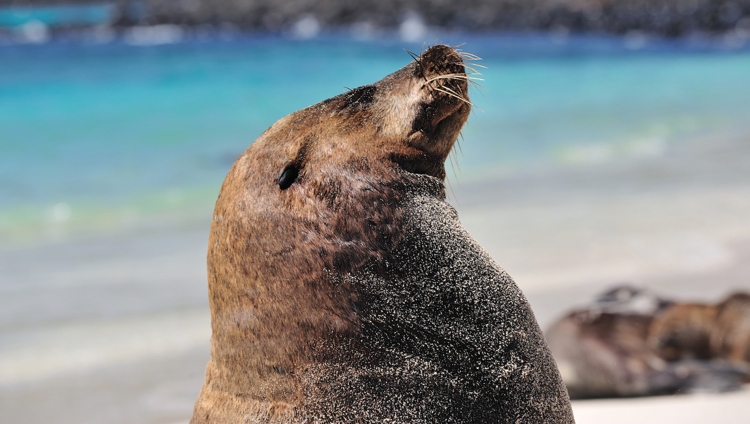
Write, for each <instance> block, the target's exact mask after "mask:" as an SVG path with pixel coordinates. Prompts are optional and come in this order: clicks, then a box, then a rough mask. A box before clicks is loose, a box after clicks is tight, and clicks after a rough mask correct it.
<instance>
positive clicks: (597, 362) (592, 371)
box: [546, 286, 749, 399]
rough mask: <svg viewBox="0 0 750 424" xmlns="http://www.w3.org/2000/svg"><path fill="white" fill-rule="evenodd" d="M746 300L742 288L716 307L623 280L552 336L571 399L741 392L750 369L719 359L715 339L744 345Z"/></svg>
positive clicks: (564, 319)
mask: <svg viewBox="0 0 750 424" xmlns="http://www.w3.org/2000/svg"><path fill="white" fill-rule="evenodd" d="M725 305H726V306H725ZM744 305H745V304H744V303H743V298H742V296H741V295H739V294H735V295H734V296H732V297H730V298H728V299H727V300H726V301H725V302H722V303H720V304H719V306H716V305H705V304H697V303H678V302H673V301H671V300H667V299H664V298H662V297H660V296H657V295H656V294H654V293H652V292H650V291H647V290H644V289H639V288H636V287H632V286H620V287H616V288H614V289H612V290H610V291H608V292H606V293H604V294H602V295H601V296H599V297H598V298H597V300H596V301H595V302H594V304H593V305H590V306H588V307H586V308H582V309H579V310H575V311H573V312H570V313H569V314H567V315H566V316H564V317H562V318H561V319H559V320H558V321H557V322H555V323H554V324H553V325H552V326H551V327H550V328H549V329H548V330H547V333H546V337H547V341H548V342H549V346H550V348H551V349H552V354H553V355H554V357H555V359H556V360H557V363H558V366H559V367H560V371H561V373H562V377H563V381H564V382H565V385H566V386H567V389H568V392H569V394H570V397H571V398H573V399H581V398H599V397H626V396H627V397H629V396H649V395H658V394H667V393H688V392H697V391H700V392H721V391H727V390H735V389H737V388H739V387H740V386H741V385H742V384H743V382H744V381H745V380H746V379H747V378H748V375H749V374H748V369H747V367H745V366H742V365H737V364H733V363H729V362H727V361H717V360H716V359H723V357H722V356H721V355H718V354H715V353H714V352H712V351H711V343H712V339H713V340H729V341H730V344H731V345H732V347H733V346H734V344H739V345H741V346H742V340H743V339H742V337H741V336H739V337H738V335H739V334H741V333H742V325H743V324H737V322H742V320H741V319H738V317H740V316H742V315H743V313H744V311H745V309H744V308H746V306H744ZM719 311H724V312H723V316H725V317H726V319H725V320H724V321H725V322H726V324H725V325H723V326H717V325H716V322H717V319H716V317H717V316H718V315H719V313H720V312H719ZM714 343H716V342H714ZM724 350H725V351H732V352H736V351H739V350H741V348H737V349H732V348H729V349H727V348H724Z"/></svg>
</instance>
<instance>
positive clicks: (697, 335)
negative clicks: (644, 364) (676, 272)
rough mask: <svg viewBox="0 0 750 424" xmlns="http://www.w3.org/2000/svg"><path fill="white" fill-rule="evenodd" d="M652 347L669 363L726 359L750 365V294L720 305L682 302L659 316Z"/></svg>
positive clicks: (737, 295) (740, 294)
mask: <svg viewBox="0 0 750 424" xmlns="http://www.w3.org/2000/svg"><path fill="white" fill-rule="evenodd" d="M649 344H650V345H651V347H652V348H653V349H654V350H656V351H657V353H658V354H659V355H660V356H661V357H663V358H665V359H667V360H669V361H674V360H679V359H690V358H697V359H723V360H727V361H730V362H734V363H748V364H750V294H748V293H743V292H737V293H733V294H731V295H729V296H728V297H727V298H726V299H724V300H722V301H721V302H718V303H716V304H707V303H678V304H674V305H671V306H670V307H669V308H666V309H664V310H663V311H661V312H660V313H659V314H657V315H656V317H655V319H654V322H653V324H652V326H651V329H650V331H649Z"/></svg>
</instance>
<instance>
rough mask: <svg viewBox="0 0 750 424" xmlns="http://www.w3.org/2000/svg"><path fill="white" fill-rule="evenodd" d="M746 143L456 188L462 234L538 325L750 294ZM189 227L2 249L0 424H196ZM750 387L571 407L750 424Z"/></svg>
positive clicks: (715, 142)
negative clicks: (634, 291)
mask: <svg viewBox="0 0 750 424" xmlns="http://www.w3.org/2000/svg"><path fill="white" fill-rule="evenodd" d="M749 134H750V133H743V134H718V135H717V134H712V135H711V136H710V137H708V136H706V137H705V138H696V139H693V140H687V141H685V142H684V143H681V144H680V145H679V146H666V147H665V148H664V149H663V150H662V151H660V152H659V153H658V154H655V155H653V156H652V157H646V158H644V157H639V158H624V159H618V160H610V161H604V162H597V161H590V162H588V163H583V164H582V163H577V164H575V166H573V165H564V164H562V165H559V166H555V167H547V168H544V169H527V170H522V171H518V172H514V173H512V174H509V175H505V176H503V177H500V178H496V179H493V180H489V181H483V182H481V183H462V182H460V180H459V181H458V182H456V181H453V182H452V188H453V192H454V195H453V196H452V197H451V200H450V201H451V203H453V204H454V205H456V207H457V210H458V213H459V216H460V217H461V221H462V222H463V223H464V225H465V226H466V227H467V229H468V230H469V231H470V232H471V233H472V234H474V236H475V237H476V238H477V240H478V241H479V242H480V244H482V245H483V246H484V247H485V248H486V249H487V250H488V251H489V252H490V254H491V255H492V257H493V258H495V260H496V261H497V262H498V263H499V264H500V265H501V266H502V267H504V268H505V269H506V270H507V271H508V272H509V273H510V274H511V275H512V276H513V277H514V279H515V281H516V282H517V284H518V285H519V286H520V287H521V288H522V289H523V290H524V292H525V293H526V295H527V297H528V299H529V301H530V302H531V304H532V307H533V308H534V311H535V313H536V315H537V319H538V320H539V322H540V325H541V326H542V328H546V327H547V326H549V325H550V324H551V322H552V321H553V320H554V319H556V318H557V317H558V316H559V315H560V314H562V313H563V312H565V311H566V310H569V309H570V308H572V307H575V306H577V305H581V304H585V303H586V302H588V301H589V300H590V299H591V298H592V296H594V295H595V294H597V293H598V292H600V291H602V290H604V289H605V288H607V287H609V286H611V285H613V284H615V283H620V282H630V283H633V284H637V285H641V286H645V287H649V288H651V289H653V290H655V291H657V292H659V293H661V294H663V295H664V296H668V297H672V298H677V299H695V300H703V301H715V300H717V299H719V298H720V297H722V296H724V295H726V294H727V293H729V292H730V291H732V290H735V289H744V290H750V223H749V222H748V217H750V168H748V166H747V164H748V163H750V144H748V142H747V141H748V139H750V136H749ZM208 222H209V217H208V216H206V219H205V225H203V226H199V227H197V228H193V229H170V228H164V229H163V230H160V231H152V230H149V231H140V232H139V231H135V232H132V233H128V234H116V235H110V236H107V237H100V238H89V239H81V240H69V241H64V242H57V243H47V244H41V245H26V246H19V245H5V246H2V249H1V250H0V422H4V423H21V422H23V423H48V422H55V423H132V422H139V423H185V422H187V421H188V420H189V417H190V414H191V410H192V404H193V402H194V400H195V398H196V396H197V394H198V391H199V389H200V386H201V384H202V381H203V371H204V367H205V363H206V361H207V359H208V339H209V336H210V323H209V314H208V307H207V298H206V282H205V259H204V258H205V247H206V238H207V234H208ZM748 404H750V390H744V391H740V392H734V393H726V394H718V395H709V394H703V395H683V396H664V397H654V398H640V399H617V400H594V401H577V402H575V403H574V411H575V414H576V416H577V422H578V423H581V424H585V423H626V422H627V423H634V422H638V423H662V422H672V421H679V422H680V423H682V424H686V423H698V422H701V423H703V422H722V423H726V424H730V423H750V416H749V415H748V414H747V413H746V411H747V405H748Z"/></svg>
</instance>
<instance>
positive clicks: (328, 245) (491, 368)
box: [191, 45, 573, 424]
mask: <svg viewBox="0 0 750 424" xmlns="http://www.w3.org/2000/svg"><path fill="white" fill-rule="evenodd" d="M472 59H474V57H473V56H471V55H468V54H464V53H459V52H457V51H456V50H454V49H453V48H451V47H448V46H444V45H436V46H433V47H431V48H429V49H427V50H426V51H424V52H423V53H422V54H420V55H419V56H417V55H414V61H413V62H411V63H410V64H408V65H407V66H405V67H404V68H402V69H400V70H398V71H396V72H395V73H393V74H391V75H388V76H386V77H385V78H383V79H382V80H380V81H378V82H377V83H374V84H372V85H367V86H363V87H359V88H356V89H353V90H351V91H349V92H347V93H344V94H341V95H339V96H336V97H333V98H331V99H328V100H325V101H323V102H321V103H318V104H316V105H313V106H310V107H308V108H306V109H302V110H300V111H297V112H294V113H292V114H291V115H289V116H287V117H285V118H282V119H281V120H279V121H278V122H276V123H275V124H273V125H272V126H271V127H270V128H269V129H268V130H266V131H265V132H264V133H263V134H262V135H261V136H260V137H259V138H258V139H257V140H256V141H255V142H254V143H253V144H252V145H251V146H250V147H249V148H248V149H247V151H245V153H244V154H243V155H242V156H241V157H240V158H239V159H238V160H237V161H236V163H235V164H234V165H233V167H232V168H231V170H230V171H229V173H228V175H227V177H226V179H225V181H224V184H223V186H222V188H221V192H220V193H219V197H218V199H217V202H216V207H215V211H214V215H213V222H212V226H211V234H210V237H209V246H208V288H209V303H210V307H211V326H212V337H211V360H210V361H209V363H208V365H207V368H206V381H205V384H204V386H203V388H202V389H201V393H200V395H199V397H198V400H197V401H196V404H195V407H194V411H193V417H192V420H191V423H194V424H198V423H228V422H251V423H268V422H273V423H281V422H284V423H303V422H307V423H311V422H320V423H324V422H325V423H350V422H362V423H380V422H393V423H434V422H456V423H479V422H482V423H484V422H493V423H516V422H545V423H572V422H573V415H572V411H571V407H570V402H569V399H568V396H567V393H566V391H565V387H564V386H563V384H562V381H561V378H560V376H559V373H558V371H557V368H556V366H555V363H554V360H553V359H552V356H551V354H550V352H549V349H548V347H547V345H546V343H545V341H544V338H543V335H542V333H541V331H540V329H539V326H538V324H537V323H536V320H535V318H534V315H533V313H532V311H531V309H530V307H529V305H528V302H527V301H526V299H525V297H524V296H523V294H522V293H521V292H520V290H519V289H518V287H517V286H516V285H515V283H514V282H513V280H512V279H511V278H510V277H509V276H508V274H506V273H505V272H504V271H503V270H502V269H501V268H500V267H499V266H498V265H497V264H495V262H494V261H493V260H492V259H491V258H490V257H489V256H488V255H487V253H486V252H485V251H484V250H483V249H482V248H481V247H480V246H479V245H478V244H477V243H476V242H475V241H474V240H473V239H472V238H471V236H470V235H469V234H468V233H467V232H466V231H465V230H464V229H463V227H461V225H460V223H459V222H458V217H457V215H456V212H455V210H454V209H453V208H452V207H451V206H450V205H448V204H447V203H446V202H445V186H444V179H445V168H444V166H445V165H444V164H445V160H446V158H447V156H448V154H449V153H450V152H451V149H452V148H453V145H454V143H455V141H456V139H457V137H458V135H459V132H460V130H461V128H462V126H463V125H464V123H465V122H466V120H467V118H468V115H469V112H470V110H471V105H470V103H469V100H468V93H467V92H468V80H469V76H467V73H466V69H467V61H470V60H472Z"/></svg>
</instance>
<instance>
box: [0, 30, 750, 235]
mask: <svg viewBox="0 0 750 424" xmlns="http://www.w3.org/2000/svg"><path fill="white" fill-rule="evenodd" d="M430 41H431V42H433V41H438V42H446V43H449V44H454V45H457V44H461V43H463V46H462V49H463V50H465V51H468V52H471V53H474V54H477V55H478V56H480V57H482V58H483V59H484V60H483V61H482V62H480V63H481V64H482V65H484V66H486V68H485V69H480V71H481V72H482V74H483V75H481V76H479V77H480V78H483V79H484V81H479V82H480V83H481V84H482V85H483V86H484V88H485V90H484V91H481V90H474V92H473V93H472V100H473V101H474V103H475V104H476V105H477V107H478V109H481V110H476V112H475V113H474V114H473V115H472V116H471V118H470V120H469V123H468V125H467V127H466V128H465V130H464V132H463V136H464V139H463V141H461V150H462V154H460V155H458V162H459V165H460V171H458V177H457V178H458V179H459V181H461V182H464V181H466V182H470V181H473V180H478V179H482V178H491V177H492V176H493V175H497V174H499V173H505V172H513V171H514V170H515V169H518V168H519V167H522V166H529V165H533V166H542V167H543V166H547V165H551V164H555V165H556V164H560V163H563V164H573V165H575V164H578V163H587V162H592V161H593V162H601V161H607V160H611V159H612V158H618V157H623V156H626V157H634V158H638V157H641V156H644V157H653V156H654V155H657V156H658V155H660V154H662V152H663V151H664V148H665V146H667V145H669V144H670V143H679V142H681V140H685V139H688V138H690V137H693V136H700V135H706V134H709V135H710V134H713V133H721V132H727V131H729V132H745V133H750V131H748V126H750V50H747V49H744V50H742V49H741V50H729V49H726V48H724V47H722V46H721V45H720V43H719V44H711V43H700V42H688V41H664V40H661V41H660V40H651V41H648V42H643V40H640V41H638V43H635V44H634V43H633V40H628V39H624V38H614V37H612V38H609V37H593V38H592V37H567V38H562V39H561V38H559V37H552V36H549V35H482V36H479V35H450V36H435V37H434V40H433V39H430ZM421 47H422V45H421V44H418V45H414V44H409V43H406V42H403V41H401V40H399V39H398V38H384V39H381V40H357V39H354V38H351V37H347V36H325V37H320V38H317V39H314V40H305V41H302V40H294V39H288V38H284V37H280V36H279V37H271V36H249V35H248V36H236V37H235V38H234V39H232V40H219V39H218V38H216V39H214V38H209V39H207V40H198V39H190V38H188V39H186V40H184V41H182V42H180V43H176V44H169V45H159V46H132V45H127V44H125V43H122V42H118V41H114V42H110V43H106V44H94V43H88V42H85V41H80V40H79V41H61V40H54V39H53V40H52V41H51V42H49V43H47V44H44V45H21V44H6V45H0V240H4V241H14V240H26V239H30V238H31V239H35V238H38V237H49V236H54V237H59V236H65V235H71V234H78V233H81V232H97V231H109V230H113V229H121V228H127V227H129V226H138V225H140V224H143V223H144V222H152V221H153V222H163V223H165V225H171V224H178V225H182V224H184V225H190V223H194V222H197V221H198V220H201V219H204V218H205V217H207V216H208V214H209V213H210V210H211V208H212V204H213V201H214V199H215V197H216V194H217V192H218V188H219V186H220V184H221V181H222V179H223V177H224V175H225V174H226V172H227V170H228V169H229V166H230V165H231V163H232V162H233V161H234V159H235V158H236V157H237V156H238V155H239V154H240V153H241V152H242V151H243V150H244V149H245V148H246V147H247V146H248V145H249V144H250V143H251V142H252V141H253V140H254V139H255V138H256V137H257V136H258V135H259V134H260V133H261V132H262V131H263V130H265V129H266V128H267V127H268V126H270V125H271V124H272V123H273V122H274V121H276V120H277V119H279V118H281V117H282V116H284V115H286V114H288V113H290V112H293V111H295V110H297V109H300V108H302V107H305V106H308V105H310V104H313V103H316V102H318V101H320V100H323V99H325V98H328V97H331V96H334V95H337V94H339V93H341V92H343V91H344V90H346V88H347V87H350V88H351V87H356V86H359V85H363V84H368V83H371V82H373V81H376V80H378V79H380V78H382V77H383V76H384V75H386V74H388V73H390V72H392V71H394V70H396V69H398V68H400V67H401V66H403V65H405V64H407V63H408V62H409V60H411V58H410V57H409V56H408V55H407V54H406V53H405V52H404V49H405V48H406V49H409V50H412V51H416V52H418V51H419V50H420V48H421ZM749 142H750V141H749ZM449 168H450V167H449ZM159 220H161V221H159ZM201 222H202V221H201Z"/></svg>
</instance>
